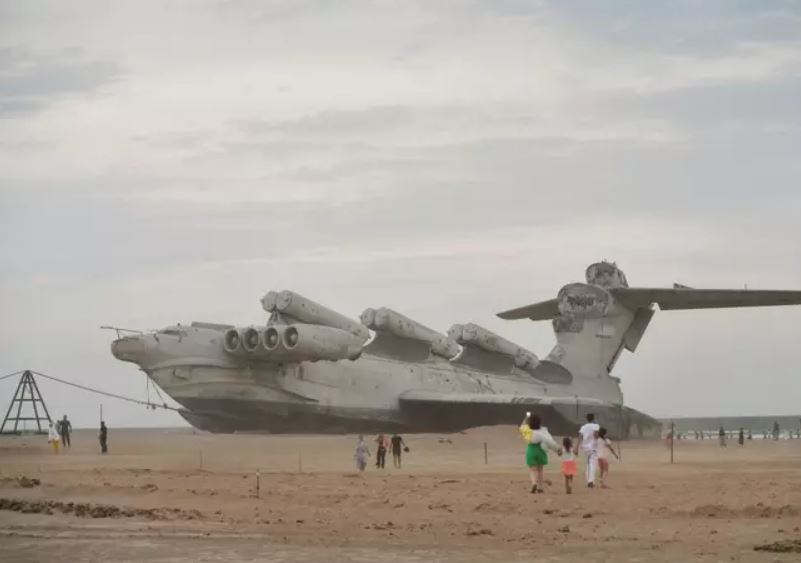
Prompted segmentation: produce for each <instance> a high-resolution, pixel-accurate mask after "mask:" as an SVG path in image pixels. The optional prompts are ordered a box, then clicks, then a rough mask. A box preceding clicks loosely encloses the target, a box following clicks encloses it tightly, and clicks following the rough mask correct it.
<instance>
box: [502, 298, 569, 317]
mask: <svg viewBox="0 0 801 563" xmlns="http://www.w3.org/2000/svg"><path fill="white" fill-rule="evenodd" d="M558 304H559V301H558V300H556V299H548V300H547V301H540V302H539V303H534V304H532V305H525V306H523V307H518V308H517V309H509V310H508V311H503V312H501V313H498V316H499V317H500V318H502V319H506V320H515V319H531V320H532V321H547V320H548V319H552V318H554V317H556V316H558V315H559V307H558Z"/></svg>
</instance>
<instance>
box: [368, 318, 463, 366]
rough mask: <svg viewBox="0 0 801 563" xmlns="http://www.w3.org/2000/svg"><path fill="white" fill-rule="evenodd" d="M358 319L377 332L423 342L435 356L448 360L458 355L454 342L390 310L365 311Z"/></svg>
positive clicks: (457, 347) (457, 348) (457, 346)
mask: <svg viewBox="0 0 801 563" xmlns="http://www.w3.org/2000/svg"><path fill="white" fill-rule="evenodd" d="M359 318H360V320H361V321H362V324H364V325H365V326H367V327H368V328H370V329H372V330H375V331H377V332H388V333H391V334H393V335H395V336H397V337H398V338H404V339H409V340H416V341H419V342H425V343H427V344H428V345H429V346H430V348H431V353H432V354H435V355H437V356H442V357H443V358H447V359H450V358H453V357H454V356H456V355H457V354H459V351H460V350H459V345H458V344H457V343H456V342H455V341H453V340H451V339H449V338H447V337H446V336H445V335H443V334H440V333H439V332H437V331H435V330H432V329H430V328H428V327H427V326H424V325H422V324H420V323H418V322H417V321H413V320H412V319H410V318H408V317H406V316H404V315H401V314H400V313H398V312H397V311H393V310H392V309H388V308H386V307H381V308H380V309H366V310H365V311H364V312H363V313H362V314H361V316H360V317H359Z"/></svg>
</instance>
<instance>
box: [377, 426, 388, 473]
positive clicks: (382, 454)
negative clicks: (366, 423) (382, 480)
mask: <svg viewBox="0 0 801 563" xmlns="http://www.w3.org/2000/svg"><path fill="white" fill-rule="evenodd" d="M375 442H376V444H377V445H378V447H377V451H376V454H375V466H376V467H377V468H378V469H384V464H385V463H386V462H387V437H386V436H384V435H383V434H379V435H378V438H376V440H375Z"/></svg>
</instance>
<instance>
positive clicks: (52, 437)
mask: <svg viewBox="0 0 801 563" xmlns="http://www.w3.org/2000/svg"><path fill="white" fill-rule="evenodd" d="M58 441H59V435H58V430H56V427H55V426H53V423H52V422H51V423H50V429H49V430H48V431H47V443H48V444H50V445H51V446H53V453H54V454H57V453H58Z"/></svg>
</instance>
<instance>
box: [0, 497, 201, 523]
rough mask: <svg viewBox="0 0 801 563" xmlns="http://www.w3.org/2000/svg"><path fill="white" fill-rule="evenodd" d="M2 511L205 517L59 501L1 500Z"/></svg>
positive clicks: (172, 510) (175, 511) (178, 511)
mask: <svg viewBox="0 0 801 563" xmlns="http://www.w3.org/2000/svg"><path fill="white" fill-rule="evenodd" d="M0 510H12V511H14V512H22V513H23V514H54V513H56V512H60V513H62V514H72V515H73V516H77V517H79V518H146V519H148V520H172V519H177V520H199V519H202V517H203V515H202V514H201V513H200V512H198V511H197V510H181V509H179V508H120V507H119V506H114V505H108V504H93V503H88V502H61V501H57V500H38V501H37V500H22V499H9V498H0Z"/></svg>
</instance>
